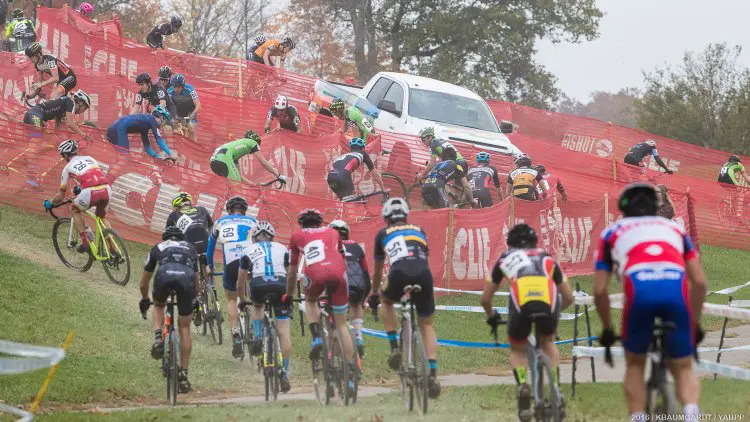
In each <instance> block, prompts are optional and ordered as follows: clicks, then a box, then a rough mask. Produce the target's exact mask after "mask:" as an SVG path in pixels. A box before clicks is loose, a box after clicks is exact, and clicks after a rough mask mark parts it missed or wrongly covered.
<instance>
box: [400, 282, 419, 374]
mask: <svg viewBox="0 0 750 422" xmlns="http://www.w3.org/2000/svg"><path fill="white" fill-rule="evenodd" d="M414 321H415V318H414V302H412V301H411V291H409V292H406V293H404V295H403V296H401V333H400V337H401V347H402V348H403V349H405V350H403V351H402V353H403V357H404V358H405V359H406V361H407V362H408V366H407V372H408V373H409V374H411V373H413V371H415V370H416V367H415V365H414V345H413V344H412V333H413V332H414V330H417V329H418V328H417V326H416V323H415V322H414ZM404 352H405V353H404Z"/></svg>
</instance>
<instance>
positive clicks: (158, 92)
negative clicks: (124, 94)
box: [135, 84, 175, 113]
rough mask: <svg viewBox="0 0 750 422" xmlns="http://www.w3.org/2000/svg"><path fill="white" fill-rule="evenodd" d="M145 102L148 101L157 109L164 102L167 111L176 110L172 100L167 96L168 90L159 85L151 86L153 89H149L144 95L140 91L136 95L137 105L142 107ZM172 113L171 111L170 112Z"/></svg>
mask: <svg viewBox="0 0 750 422" xmlns="http://www.w3.org/2000/svg"><path fill="white" fill-rule="evenodd" d="M143 100H147V101H148V103H149V104H151V105H152V106H154V107H156V106H158V105H159V104H161V101H164V102H165V103H166V104H167V110H170V109H171V110H174V109H175V108H174V103H173V102H172V99H171V98H170V97H169V95H168V94H167V90H166V89H164V88H163V87H162V86H161V85H159V84H151V89H149V90H148V91H147V92H146V93H145V94H144V93H142V92H141V91H140V90H139V91H138V92H137V93H136V94H135V104H136V105H141V104H143ZM170 113H171V111H170Z"/></svg>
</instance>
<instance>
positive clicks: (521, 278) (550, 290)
mask: <svg viewBox="0 0 750 422" xmlns="http://www.w3.org/2000/svg"><path fill="white" fill-rule="evenodd" d="M507 240H508V250H506V251H505V252H503V254H502V255H500V258H498V260H497V262H496V263H495V265H494V267H492V282H491V283H487V285H486V286H485V288H484V292H483V293H482V298H481V304H482V307H484V310H485V312H486V313H487V324H489V325H490V326H492V329H493V331H496V330H497V326H498V325H499V324H500V322H501V321H502V317H501V316H500V314H498V313H497V312H495V311H494V310H493V309H492V298H493V296H494V295H495V292H496V291H497V290H498V289H499V288H500V285H501V284H503V283H504V282H507V283H508V284H509V285H510V287H509V288H510V291H511V295H510V298H511V300H510V303H509V305H508V339H509V340H510V365H511V368H512V369H513V374H514V376H515V378H516V385H517V399H518V417H519V419H521V420H522V421H530V420H531V415H532V412H531V409H530V408H531V396H532V395H531V389H530V388H529V384H528V383H527V377H526V367H527V366H528V365H529V362H528V359H527V350H526V348H527V347H528V343H527V339H528V336H529V334H530V333H531V319H530V317H529V316H530V315H532V314H545V315H546V316H544V317H541V318H538V319H537V320H536V324H537V331H538V332H539V334H540V335H541V336H540V338H539V339H537V341H539V344H540V346H541V348H542V350H543V351H544V353H545V354H546V355H547V356H548V357H549V358H550V360H551V361H552V366H553V368H554V370H553V378H554V382H555V384H558V385H559V383H560V369H559V367H558V365H559V364H560V354H559V353H558V351H557V346H556V345H555V332H556V330H557V321H558V319H559V316H560V310H561V309H565V308H567V307H568V305H570V304H571V303H572V302H573V291H572V290H571V289H570V285H569V284H568V283H567V280H568V278H567V277H566V276H565V273H563V271H562V269H561V268H560V265H559V264H558V263H557V262H556V261H555V260H554V259H553V258H552V257H551V256H549V255H548V254H547V252H546V251H545V250H544V249H538V248H537V236H536V232H535V231H534V229H532V228H531V227H530V226H528V225H527V224H523V223H521V224H517V225H515V226H514V227H513V228H512V229H511V230H510V231H509V232H508V239H507ZM560 296H561V297H560ZM561 302H562V303H561Z"/></svg>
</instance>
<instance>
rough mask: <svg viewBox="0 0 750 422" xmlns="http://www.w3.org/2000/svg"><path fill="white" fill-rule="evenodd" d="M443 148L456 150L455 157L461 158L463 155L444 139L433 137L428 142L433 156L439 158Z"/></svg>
mask: <svg viewBox="0 0 750 422" xmlns="http://www.w3.org/2000/svg"><path fill="white" fill-rule="evenodd" d="M444 149H452V150H454V151H456V159H457V160H463V159H464V157H463V156H462V155H461V153H460V152H458V149H456V147H454V146H453V144H451V143H450V142H448V141H446V140H445V139H440V138H435V139H433V140H432V141H431V142H430V152H431V153H432V156H433V157H437V158H441V157H442V156H443V150H444Z"/></svg>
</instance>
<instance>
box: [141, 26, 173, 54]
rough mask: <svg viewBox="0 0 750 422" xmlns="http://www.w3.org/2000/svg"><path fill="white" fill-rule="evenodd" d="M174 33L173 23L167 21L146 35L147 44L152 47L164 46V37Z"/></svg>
mask: <svg viewBox="0 0 750 422" xmlns="http://www.w3.org/2000/svg"><path fill="white" fill-rule="evenodd" d="M172 34H174V30H173V29H172V25H171V24H170V23H169V22H165V23H162V24H159V25H156V26H155V27H154V29H152V30H151V32H149V33H148V35H147V36H146V44H148V46H149V47H151V48H162V49H163V48H164V44H163V42H164V37H165V36H167V35H172Z"/></svg>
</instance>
